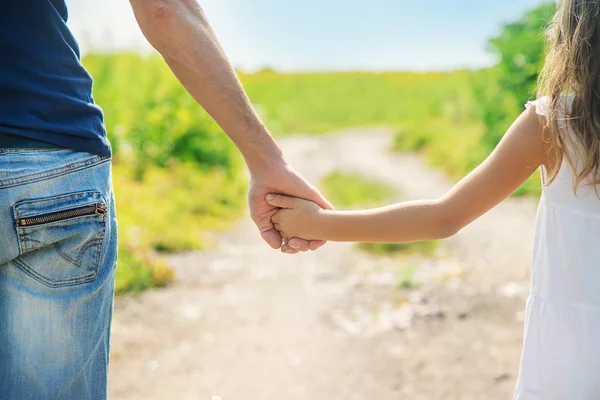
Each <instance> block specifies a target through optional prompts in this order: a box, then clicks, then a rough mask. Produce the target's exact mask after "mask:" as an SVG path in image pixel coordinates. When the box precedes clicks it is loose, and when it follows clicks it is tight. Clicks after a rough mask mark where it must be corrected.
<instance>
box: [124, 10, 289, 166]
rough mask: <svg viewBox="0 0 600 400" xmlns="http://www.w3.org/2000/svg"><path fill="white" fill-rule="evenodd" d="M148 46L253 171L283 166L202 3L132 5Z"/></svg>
mask: <svg viewBox="0 0 600 400" xmlns="http://www.w3.org/2000/svg"><path fill="white" fill-rule="evenodd" d="M130 1H131V4H132V6H133V9H134V13H135V16H136V18H137V20H138V23H139V25H140V27H141V29H142V31H143V32H144V35H145V36H146V38H147V39H148V41H149V42H150V43H151V44H152V46H154V48H156V50H158V52H159V53H161V55H162V56H163V58H164V59H165V61H166V62H167V64H168V65H169V67H170V68H171V69H172V71H173V72H174V73H175V75H176V76H177V78H178V79H179V80H180V82H181V83H182V84H183V85H184V87H185V88H186V90H187V91H188V92H189V93H190V94H191V95H192V96H193V97H194V98H195V99H196V101H198V103H199V104H200V105H201V106H202V107H203V108H204V109H205V110H206V111H207V112H208V113H209V114H210V115H211V117H212V118H214V120H215V121H216V122H217V123H218V124H219V125H220V126H221V128H223V130H224V131H225V133H227V135H228V136H229V137H230V138H231V140H233V142H234V143H235V144H236V146H237V147H238V148H239V149H240V151H241V152H242V154H243V155H244V158H245V159H246V162H247V163H248V166H249V167H250V169H251V170H253V169H260V168H265V167H269V166H270V165H272V164H274V163H278V162H282V155H281V151H280V150H279V147H278V146H277V143H276V142H275V140H274V139H273V138H272V137H271V135H270V134H269V132H268V130H267V129H266V127H265V126H264V124H263V123H262V121H261V120H260V118H259V116H258V115H257V114H256V112H255V111H254V109H253V107H252V105H251V103H250V101H249V99H248V97H247V96H246V94H245V92H244V90H243V88H242V85H241V83H240V81H239V79H238V77H237V75H236V74H235V71H234V70H233V67H232V66H231V64H230V62H229V61H228V59H227V57H226V55H225V53H224V51H223V49H222V48H221V46H220V45H219V42H218V41H217V39H216V37H215V35H214V33H213V31H212V29H211V28H210V26H209V24H208V21H207V20H206V17H205V15H204V13H203V12H202V9H201V8H200V5H199V4H198V3H197V2H196V0H130Z"/></svg>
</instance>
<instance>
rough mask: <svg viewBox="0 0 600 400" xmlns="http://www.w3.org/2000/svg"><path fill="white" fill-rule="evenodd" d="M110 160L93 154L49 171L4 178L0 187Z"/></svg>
mask: <svg viewBox="0 0 600 400" xmlns="http://www.w3.org/2000/svg"><path fill="white" fill-rule="evenodd" d="M110 160H111V158H110V157H100V156H94V157H91V158H88V159H87V160H83V161H76V162H72V163H70V164H67V165H63V166H61V167H57V168H54V169H51V170H49V171H44V172H36V173H33V174H29V175H25V176H21V177H18V178H10V179H5V180H3V181H0V189H1V188H6V187H11V186H19V185H23V184H26V183H31V182H36V181H40V180H43V179H48V178H54V177H57V176H61V175H65V174H67V173H70V172H74V171H78V170H81V169H85V168H89V167H92V166H94V165H97V164H102V163H105V162H110Z"/></svg>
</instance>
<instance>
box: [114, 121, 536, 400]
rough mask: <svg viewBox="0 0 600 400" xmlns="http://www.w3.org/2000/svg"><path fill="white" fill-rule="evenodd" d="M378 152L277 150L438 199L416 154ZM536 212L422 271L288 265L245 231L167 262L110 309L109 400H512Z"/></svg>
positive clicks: (494, 217) (326, 145) (311, 164)
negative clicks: (146, 286)
mask: <svg viewBox="0 0 600 400" xmlns="http://www.w3.org/2000/svg"><path fill="white" fill-rule="evenodd" d="M390 140H391V137H390V136H389V135H388V134H386V133H385V132H381V131H360V132H350V133H344V134H339V135H331V136H325V137H324V136H319V137H301V138H300V137H299V138H292V139H286V140H284V141H283V142H282V144H283V147H284V149H285V153H286V155H287V157H288V159H289V161H290V162H291V163H292V164H293V165H295V166H296V168H297V169H298V170H299V171H300V172H301V173H303V174H304V175H305V176H306V177H307V178H308V179H310V180H312V181H314V182H318V181H319V179H320V177H322V176H324V175H325V174H327V173H329V172H331V171H332V170H334V169H340V170H344V171H355V172H360V173H362V174H364V175H367V176H371V177H374V178H379V179H382V180H384V181H385V182H388V183H390V184H392V185H395V186H397V187H398V189H399V190H400V192H401V193H402V198H403V199H413V198H434V197H437V196H439V195H441V194H443V193H444V192H445V191H446V190H447V189H448V188H449V187H450V186H451V185H450V182H449V181H448V180H446V179H445V178H444V177H443V176H442V175H441V174H440V173H438V172H435V171H432V170H431V169H429V168H427V167H425V166H424V165H423V163H422V161H421V159H420V158H419V157H418V156H414V155H392V154H390V153H389V152H388V151H387V149H388V148H389V147H390ZM535 210H536V202H535V201H533V200H531V199H528V200H515V199H510V200H508V201H506V202H505V203H503V204H502V205H501V206H499V207H497V208H496V209H494V210H493V211H492V212H490V213H489V214H487V215H486V216H484V217H483V218H481V219H480V220H478V221H476V222H475V223H474V224H472V225H471V226H469V227H467V228H466V229H464V230H463V231H462V232H461V233H459V234H458V235H457V236H455V237H454V238H452V239H450V240H448V241H447V242H446V243H445V244H444V246H443V248H442V249H441V254H442V255H441V256H440V257H439V258H436V259H434V260H421V259H419V258H412V259H411V258H409V259H403V260H397V259H394V260H392V259H385V258H372V257H369V256H367V255H365V254H363V253H361V252H359V251H357V250H356V249H355V248H354V246H352V245H350V244H336V243H330V244H328V245H327V246H326V247H325V248H323V249H322V250H320V251H318V252H314V253H309V254H303V255H299V256H286V255H282V254H280V253H278V252H275V251H271V250H270V249H268V248H267V247H266V246H265V245H264V244H263V243H262V242H261V240H260V238H259V237H258V235H257V234H256V231H255V228H254V226H253V225H252V224H251V222H249V221H248V220H244V221H242V222H241V223H240V224H239V225H238V226H237V228H236V229H235V230H234V231H232V232H229V233H225V234H223V235H220V236H219V243H220V246H219V248H218V249H216V250H214V251H210V252H206V253H191V254H185V255H177V256H174V257H173V259H172V261H173V265H174V268H175V270H176V273H177V276H178V281H177V282H176V283H175V284H173V285H172V286H170V287H169V288H166V289H163V290H156V291H152V292H149V293H146V294H144V295H142V296H141V297H139V298H134V297H126V298H120V299H119V300H118V301H117V304H116V306H115V320H114V326H113V351H112V364H111V384H110V398H111V399H148V400H150V399H211V398H212V396H215V395H219V396H221V398H222V399H223V400H276V399H277V400H281V399H285V400H297V399H298V400H299V399H302V400H304V399H314V400H325V399H327V400H329V399H345V400H352V399H356V400H362V399H365V400H366V399H380V400H388V399H389V400H391V399H394V400H397V399H486V400H493V399H508V398H511V395H512V392H513V389H514V384H515V379H516V375H517V372H518V359H519V352H520V345H521V335H522V334H521V332H522V309H523V303H524V298H525V296H526V292H527V280H528V276H529V258H530V247H531V243H532V236H533V222H534V218H535ZM415 263H417V264H415ZM407 265H408V266H411V265H418V270H417V272H416V275H415V276H414V278H412V279H414V280H415V281H416V282H418V283H420V284H421V286H420V287H419V288H418V289H415V290H401V289H398V271H399V270H401V269H402V268H406V267H407Z"/></svg>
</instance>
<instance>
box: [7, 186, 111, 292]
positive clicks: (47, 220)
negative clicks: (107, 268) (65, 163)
mask: <svg viewBox="0 0 600 400" xmlns="http://www.w3.org/2000/svg"><path fill="white" fill-rule="evenodd" d="M13 212H14V217H15V226H16V229H17V234H18V239H19V254H20V255H19V257H17V258H16V259H15V260H14V262H15V263H16V264H17V265H18V266H19V268H21V269H22V270H23V271H24V272H26V273H27V274H29V275H30V276H31V277H33V278H35V279H37V280H38V281H40V282H42V283H43V284H45V285H47V286H50V287H60V286H71V285H77V284H81V283H85V282H90V281H92V280H94V279H95V278H96V277H97V274H98V266H99V265H100V258H101V254H102V245H103V242H104V232H105V229H106V223H107V218H106V214H107V204H106V201H105V199H104V198H103V197H102V195H101V194H100V192H97V191H86V192H78V193H69V194H64V195H59V196H53V197H47V198H39V199H28V200H21V201H18V202H17V203H15V204H14V206H13Z"/></svg>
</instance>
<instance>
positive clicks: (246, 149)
mask: <svg viewBox="0 0 600 400" xmlns="http://www.w3.org/2000/svg"><path fill="white" fill-rule="evenodd" d="M244 139H245V140H244V141H243V142H242V143H240V144H239V145H238V147H239V149H240V151H241V152H242V155H243V156H244V160H245V161H246V165H248V169H249V170H250V173H251V174H252V175H264V174H265V173H268V172H269V171H271V170H275V169H280V168H282V167H284V166H285V165H286V162H285V160H284V158H283V152H282V151H281V149H280V148H279V146H278V145H277V142H276V141H275V139H273V137H272V136H271V135H270V134H269V132H268V131H267V130H266V129H264V130H263V129H261V130H260V131H258V132H251V133H248V134H246V135H244Z"/></svg>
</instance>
